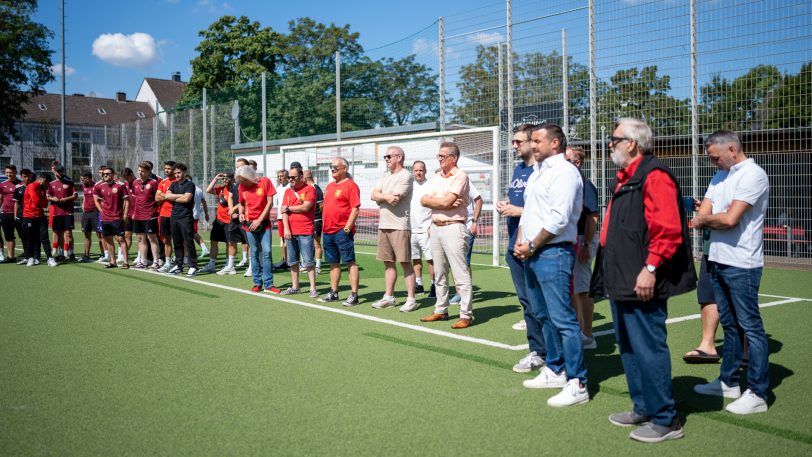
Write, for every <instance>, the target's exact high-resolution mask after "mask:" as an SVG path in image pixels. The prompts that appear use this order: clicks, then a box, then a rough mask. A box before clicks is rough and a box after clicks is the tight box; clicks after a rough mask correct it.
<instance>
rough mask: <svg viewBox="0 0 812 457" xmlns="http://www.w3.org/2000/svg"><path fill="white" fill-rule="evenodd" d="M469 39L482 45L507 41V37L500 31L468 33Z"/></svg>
mask: <svg viewBox="0 0 812 457" xmlns="http://www.w3.org/2000/svg"><path fill="white" fill-rule="evenodd" d="M467 39H468V41H470V42H472V43H476V44H481V45H482V46H489V45H492V44H496V43H501V42H503V41H505V37H503V36H502V34H501V33H499V32H493V33H484V32H478V33H474V34H473V35H468V37H467Z"/></svg>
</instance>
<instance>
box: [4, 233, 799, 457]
mask: <svg viewBox="0 0 812 457" xmlns="http://www.w3.org/2000/svg"><path fill="white" fill-rule="evenodd" d="M275 240H276V238H275ZM80 244H81V243H79V245H80ZM373 249H374V247H369V246H366V247H359V251H366V252H367V254H360V253H359V256H358V259H359V264H360V267H361V289H360V297H361V305H360V306H357V307H354V308H344V307H342V306H341V305H339V304H336V305H334V304H321V303H317V301H316V300H315V299H310V298H308V297H307V294H306V293H305V294H300V295H294V296H291V297H281V296H271V295H268V294H252V293H250V292H249V291H248V289H249V288H250V286H251V282H250V280H249V279H248V278H243V277H242V275H241V274H240V275H238V276H226V277H221V276H217V275H200V276H197V277H195V278H186V277H185V276H180V277H175V276H168V275H162V274H158V273H150V272H144V271H135V270H129V271H125V270H113V271H111V270H104V269H103V268H102V266H101V265H100V264H97V263H92V264H64V265H60V266H59V267H57V268H48V267H47V266H45V265H44V264H43V265H41V266H38V267H34V268H26V267H21V266H16V265H0V288H2V297H3V298H2V301H1V303H2V304H0V315H1V316H2V320H0V367H2V369H0V425H2V426H0V455H3V456H14V455H25V456H32V455H60V456H64V455H105V456H109V455H117V456H121V455H138V456H143V455H172V456H174V455H387V456H388V455H442V456H451V455H466V456H468V455H496V456H501V455H588V456H599V455H609V454H612V455H623V456H636V455H652V453H654V452H656V453H657V454H658V455H661V456H670V455H675V456H676V455H680V456H685V455H687V454H689V453H692V454H694V455H711V454H712V455H714V456H726V455H730V456H741V455H768V454H774V455H781V456H782V457H784V456H806V455H810V454H812V427H810V424H812V412H810V411H812V398H811V397H810V396H809V395H807V393H806V390H805V389H808V388H809V386H810V385H812V371H811V370H810V368H812V361H810V357H809V354H810V352H811V351H812V339H810V338H808V332H807V330H806V323H807V322H810V321H812V307H811V306H810V305H812V281H810V279H812V275H810V273H808V272H798V271H788V270H765V273H764V279H763V281H762V287H761V293H762V296H761V302H762V304H765V305H772V306H768V307H765V308H763V310H762V316H763V317H764V321H765V327H766V330H767V333H768V335H769V337H770V351H771V355H770V374H771V397H770V399H769V403H770V410H769V412H767V413H766V414H757V415H752V416H746V417H738V416H734V415H731V414H729V413H726V412H724V411H723V406H724V403H725V402H723V401H722V400H721V399H714V398H709V397H700V396H698V395H696V394H694V393H693V392H692V386H693V385H694V384H696V383H699V382H703V381H705V380H707V379H712V378H714V377H715V376H717V375H718V368H719V367H718V365H685V364H684V363H683V362H682V360H681V356H682V353H683V352H685V351H687V350H689V349H691V348H693V347H694V346H695V345H696V343H697V342H698V340H699V332H700V329H699V320H698V316H696V314H697V313H698V311H699V310H698V306H697V305H696V303H695V296H694V294H686V295H684V296H681V297H677V298H676V299H673V300H672V301H671V303H670V309H669V311H670V312H669V314H670V317H671V318H676V319H674V321H673V322H671V323H670V325H669V327H668V329H669V344H670V347H671V355H672V367H673V378H674V393H675V397H676V400H677V403H678V405H677V408H678V412H679V414H680V416H681V418H682V419H683V421H684V422H685V438H684V439H681V440H677V441H672V442H667V443H663V444H659V445H646V444H642V443H638V442H634V441H632V440H630V439H629V438H628V433H629V431H630V429H624V428H619V427H616V426H613V425H611V424H610V423H609V422H608V421H607V416H608V415H609V414H611V413H614V412H618V411H622V410H627V409H629V408H630V407H631V402H630V400H629V398H628V395H627V392H626V384H625V377H624V376H623V370H622V367H621V364H620V359H619V357H618V354H617V347H616V345H615V344H614V336H613V334H612V333H611V332H610V331H611V314H610V312H609V306H608V303H607V302H605V301H603V302H600V303H598V304H597V305H596V318H595V329H596V332H602V331H609V332H606V334H604V336H601V337H599V338H598V349H597V350H596V351H586V356H587V369H588V376H589V391H590V396H591V401H590V402H589V403H587V404H586V405H583V406H576V407H571V408H565V409H554V408H550V407H548V406H547V405H546V400H547V398H549V397H550V396H552V395H554V394H555V393H557V389H554V390H531V389H525V388H523V387H522V384H521V382H522V380H524V379H527V378H530V377H532V376H533V375H534V374H528V375H519V374H516V373H513V372H512V371H511V367H512V365H513V364H514V363H515V362H516V361H517V360H518V359H519V358H520V357H522V356H523V355H525V353H526V346H525V344H526V339H525V336H524V334H523V332H517V331H515V330H512V329H511V328H510V326H511V324H513V323H515V322H516V321H518V320H519V319H521V311H520V307H519V305H518V302H517V300H516V298H515V295H514V293H513V286H512V283H511V281H510V276H509V274H508V271H507V270H506V269H504V268H498V267H485V266H477V267H475V268H474V313H475V318H476V320H475V325H474V326H472V327H470V328H468V329H466V330H462V331H454V330H452V329H451V328H450V324H451V323H452V322H453V318H454V317H455V316H456V308H454V307H452V308H451V317H452V320H451V321H449V322H439V323H430V324H428V323H421V322H419V320H418V318H419V317H420V316H422V315H425V314H427V313H430V312H431V309H432V305H433V301H432V300H430V299H427V298H425V296H423V297H424V298H422V299H421V300H420V302H421V308H420V309H419V310H418V311H416V312H413V313H401V312H398V310H397V308H389V309H384V310H375V309H372V308H370V306H369V305H370V304H371V303H373V302H374V301H375V300H377V299H378V298H380V296H381V294H382V291H383V266H382V264H380V263H378V262H377V261H375V257H374V255H370V254H368V253H370V252H372V250H373ZM274 254H275V256H274V258H275V259H278V258H279V252H278V250H277V251H275V253H274ZM221 258H222V257H221ZM479 261H481V262H482V263H485V262H486V261H487V260H486V259H485V258H484V256H483V257H482V258H481V259H479ZM475 262H477V260H476V258H475ZM220 263H221V262H220ZM220 263H218V267H219V266H220ZM424 277H427V275H425V276H424ZM275 278H276V280H275V282H276V285H277V287H280V288H284V287H286V286H287V285H289V284H290V276H289V274H288V273H283V274H277V275H276V276H275ZM342 279H343V281H342V288H341V290H340V296H341V298H342V299H343V298H345V297H346V295H347V293H348V285H347V278H346V272H345V273H344V276H343V278H342ZM327 281H328V278H327V274H326V269H325V273H323V274H322V275H320V276H319V277H318V283H319V290H320V291H325V290H326V289H327V287H328V286H327ZM303 284H306V282H304V283H303ZM304 288H305V289H306V286H305V287H304ZM397 290H399V291H402V290H403V285H402V281H399V282H398V289H397ZM404 298H405V293H402V292H401V293H399V294H398V299H399V303H400V304H402V303H403V300H404ZM680 318H684V319H680ZM718 337H719V338H721V332H720V333H719V334H718ZM719 342H720V343H721V340H719ZM727 401H729V400H727Z"/></svg>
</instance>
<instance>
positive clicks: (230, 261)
mask: <svg viewBox="0 0 812 457" xmlns="http://www.w3.org/2000/svg"><path fill="white" fill-rule="evenodd" d="M226 268H234V256H233V255H230V256H228V261H227V262H226Z"/></svg>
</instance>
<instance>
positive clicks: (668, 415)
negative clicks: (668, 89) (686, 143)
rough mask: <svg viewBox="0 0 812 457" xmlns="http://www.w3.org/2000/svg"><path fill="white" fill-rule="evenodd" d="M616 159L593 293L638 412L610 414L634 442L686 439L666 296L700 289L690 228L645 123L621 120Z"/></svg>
mask: <svg viewBox="0 0 812 457" xmlns="http://www.w3.org/2000/svg"><path fill="white" fill-rule="evenodd" d="M608 142H609V148H610V149H611V151H612V161H613V162H614V163H615V164H616V165H618V166H619V167H621V169H620V170H619V171H618V173H617V179H615V180H613V181H612V182H611V183H609V189H610V191H611V192H612V197H611V199H610V200H609V203H608V204H607V207H606V215H605V216H604V221H603V226H602V227H601V233H600V244H601V251H602V252H601V254H599V255H598V257H602V259H603V261H602V262H598V263H597V265H596V267H595V271H594V275H593V276H596V277H597V278H594V279H593V284H595V287H594V289H596V290H599V289H602V291H603V292H604V293H605V295H606V296H608V297H611V300H610V304H611V308H612V317H613V320H614V325H615V334H616V337H617V343H618V349H619V350H620V360H621V362H622V363H623V370H624V371H625V372H626V382H627V384H628V388H629V396H630V397H631V399H632V402H633V404H634V408H633V409H632V411H628V412H621V413H616V414H612V415H611V416H609V421H610V422H611V423H613V424H615V425H618V426H622V427H631V426H638V428H636V429H635V430H633V431H632V432H631V433H630V434H629V437H630V438H631V439H633V440H637V441H642V442H647V443H658V442H661V441H666V440H673V439H678V438H682V436H683V430H682V424H681V423H680V420H679V417H677V412H676V406H675V403H674V396H673V394H672V392H671V354H670V352H669V350H668V343H667V341H666V328H665V320H666V318H667V317H668V311H667V302H668V298H669V297H672V296H674V295H678V294H682V293H685V292H688V291H690V290H693V289H695V288H696V271H695V269H694V263H693V256H692V254H691V246H690V236H689V234H688V223H687V217H686V216H685V211H684V210H683V206H682V193H681V192H680V187H679V181H678V180H677V178H676V177H675V176H674V174H673V173H672V172H671V170H670V169H669V168H668V167H667V166H666V165H665V164H664V163H663V162H662V161H660V160H659V159H658V158H656V157H655V156H654V155H653V154H652V153H651V150H652V147H653V144H654V140H653V134H652V132H651V128H650V127H649V126H648V125H646V123H645V122H643V121H641V120H638V119H632V118H621V119H618V121H617V123H616V125H615V130H614V132H613V133H612V136H611V137H609V141H608Z"/></svg>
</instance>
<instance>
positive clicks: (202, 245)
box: [200, 240, 209, 251]
mask: <svg viewBox="0 0 812 457" xmlns="http://www.w3.org/2000/svg"><path fill="white" fill-rule="evenodd" d="M200 249H202V250H204V251H208V250H209V248H207V247H206V242H205V241H203V240H200Z"/></svg>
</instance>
